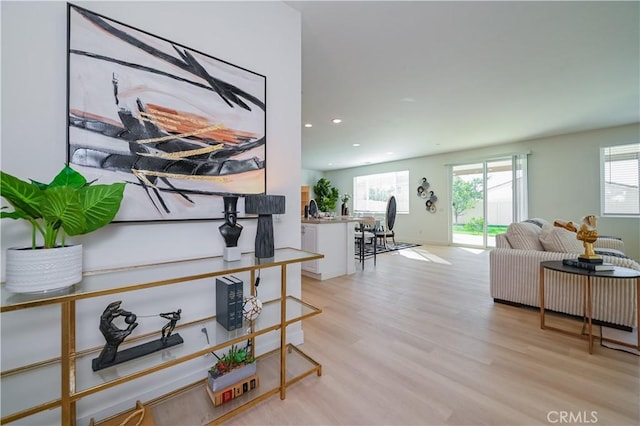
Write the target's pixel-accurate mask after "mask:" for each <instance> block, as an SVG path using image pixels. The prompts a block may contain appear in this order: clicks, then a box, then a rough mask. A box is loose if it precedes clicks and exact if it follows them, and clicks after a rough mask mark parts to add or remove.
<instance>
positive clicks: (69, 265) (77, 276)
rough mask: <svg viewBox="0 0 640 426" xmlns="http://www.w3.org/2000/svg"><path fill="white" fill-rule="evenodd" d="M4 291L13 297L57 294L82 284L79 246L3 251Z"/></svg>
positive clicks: (80, 247) (16, 248) (80, 250)
mask: <svg viewBox="0 0 640 426" xmlns="http://www.w3.org/2000/svg"><path fill="white" fill-rule="evenodd" d="M5 265H6V271H7V275H6V280H7V282H6V287H7V290H9V291H11V292H13V293H36V292H45V291H52V290H59V289H62V288H65V287H69V286H72V285H74V284H76V283H79V282H80V281H82V245H81V244H79V245H74V246H66V247H56V248H50V249H44V248H37V249H35V250H33V249H31V248H30V247H29V248H18V247H14V248H10V249H8V250H7V261H6V263H5Z"/></svg>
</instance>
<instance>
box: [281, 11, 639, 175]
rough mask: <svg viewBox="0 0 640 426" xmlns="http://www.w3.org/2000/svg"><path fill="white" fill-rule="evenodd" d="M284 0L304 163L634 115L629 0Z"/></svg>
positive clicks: (415, 150)
mask: <svg viewBox="0 0 640 426" xmlns="http://www.w3.org/2000/svg"><path fill="white" fill-rule="evenodd" d="M286 3H287V4H288V5H290V6H291V7H293V8H295V9H297V10H298V11H300V12H301V16H302V120H303V124H304V123H311V124H312V125H313V127H310V128H306V127H303V128H302V167H303V168H304V169H312V170H323V171H326V170H335V169H343V168H348V167H357V166H362V165H365V164H375V163H381V162H387V161H393V160H399V159H406V158H412V157H418V156H424V155H433V154H438V153H445V152H452V151H459V150H465V149H470V148H475V147H482V146H489V145H495V144H501V143H508V142H517V141H523V140H528V139H535V138H539V137H544V136H551V135H558V134H564V133H571V132H577V131H584V130H591V129H597V128H603V127H609V126H616V125H622V124H629V123H635V122H638V121H639V116H640V89H639V86H640V81H639V80H640V24H639V20H640V7H639V5H640V3H638V2H619V3H614V2H518V1H508V2H484V1H473V2H457V1H450V2H432V1H410V2H398V1H384V2H382V1H380V2H362V1H342V2H332V1H303V2H295V1H293V2H286ZM333 118H341V119H342V120H343V121H342V123H340V124H333V123H332V122H331V120H332V119H333ZM353 144H360V146H357V147H354V146H353Z"/></svg>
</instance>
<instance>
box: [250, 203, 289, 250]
mask: <svg viewBox="0 0 640 426" xmlns="http://www.w3.org/2000/svg"><path fill="white" fill-rule="evenodd" d="M244 211H245V212H246V213H248V214H257V215H258V232H257V233H256V243H255V256H256V257H257V258H260V259H264V258H270V257H273V255H274V254H275V250H274V247H273V218H272V216H271V215H274V214H283V213H284V212H285V196H284V195H267V194H260V195H248V196H247V197H245V200H244Z"/></svg>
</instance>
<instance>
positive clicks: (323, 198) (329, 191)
mask: <svg viewBox="0 0 640 426" xmlns="http://www.w3.org/2000/svg"><path fill="white" fill-rule="evenodd" d="M313 193H314V194H315V196H316V197H315V200H316V203H317V204H318V208H319V209H320V211H322V212H328V211H331V210H334V209H335V208H336V201H338V198H339V196H340V195H339V193H338V188H336V187H334V186H333V185H331V181H330V180H329V179H327V178H320V179H319V180H318V182H317V183H316V184H315V185H314V186H313Z"/></svg>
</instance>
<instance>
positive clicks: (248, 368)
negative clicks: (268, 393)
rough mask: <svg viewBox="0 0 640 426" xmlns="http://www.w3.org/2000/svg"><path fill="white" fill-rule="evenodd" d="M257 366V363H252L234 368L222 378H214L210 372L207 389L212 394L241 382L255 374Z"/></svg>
mask: <svg viewBox="0 0 640 426" xmlns="http://www.w3.org/2000/svg"><path fill="white" fill-rule="evenodd" d="M257 366H258V363H257V362H252V363H251V364H247V365H243V366H242V367H239V368H235V369H233V370H231V371H229V372H228V373H225V374H223V375H222V376H218V377H216V378H214V377H213V375H212V374H211V372H209V376H208V381H209V388H210V389H211V390H212V391H214V392H218V391H220V390H223V389H226V388H228V387H230V386H233V385H234V384H236V383H238V382H240V381H241V380H243V379H246V378H247V377H250V376H253V375H254V374H256V371H257Z"/></svg>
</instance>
